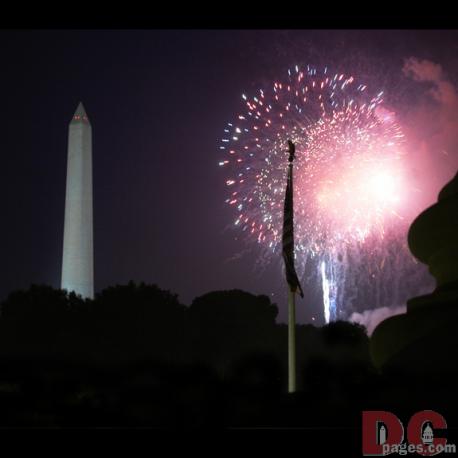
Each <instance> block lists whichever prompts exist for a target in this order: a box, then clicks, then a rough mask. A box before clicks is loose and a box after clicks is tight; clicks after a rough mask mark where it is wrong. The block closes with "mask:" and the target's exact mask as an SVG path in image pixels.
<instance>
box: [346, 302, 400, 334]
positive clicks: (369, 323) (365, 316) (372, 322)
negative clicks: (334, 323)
mask: <svg viewBox="0 0 458 458" xmlns="http://www.w3.org/2000/svg"><path fill="white" fill-rule="evenodd" d="M402 313H406V306H405V305H400V306H397V307H380V308H377V309H374V310H365V311H364V312H362V313H357V312H355V313H353V314H352V315H351V317H350V321H351V322H354V323H359V324H362V325H363V326H365V327H366V329H367V332H368V334H369V335H372V333H373V332H374V329H375V328H376V327H377V325H378V324H379V323H380V322H382V321H383V320H386V319H387V318H389V317H390V316H394V315H401V314H402Z"/></svg>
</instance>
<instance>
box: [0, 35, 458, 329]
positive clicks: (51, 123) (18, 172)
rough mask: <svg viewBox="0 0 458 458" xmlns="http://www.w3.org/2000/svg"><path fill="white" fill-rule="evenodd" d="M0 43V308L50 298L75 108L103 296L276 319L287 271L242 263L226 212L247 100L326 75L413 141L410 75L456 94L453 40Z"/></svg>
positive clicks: (12, 38) (170, 38) (245, 255)
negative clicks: (379, 102)
mask: <svg viewBox="0 0 458 458" xmlns="http://www.w3.org/2000/svg"><path fill="white" fill-rule="evenodd" d="M0 36H1V41H0V55H1V57H2V68H1V73H0V82H1V88H2V110H0V117H1V126H2V134H1V136H0V151H1V154H2V158H3V165H2V167H1V180H0V187H1V188H0V189H1V196H2V211H1V215H2V221H1V229H0V230H1V238H0V240H1V242H0V243H1V245H0V246H1V248H0V249H1V258H2V263H1V268H0V270H1V271H0V299H3V298H4V297H5V296H6V295H7V294H8V293H9V292H10V291H12V290H14V289H17V288H25V287H28V286H29V285H30V284H31V283H46V284H51V285H53V286H55V287H58V286H59V283H60V270H61V257H62V243H63V224H64V201H65V178H66V177H65V174H66V160H67V158H66V154H67V134H68V123H69V122H70V120H71V117H72V115H73V112H74V111H75V109H76V106H77V104H78V102H79V101H82V102H83V103H84V106H85V108H86V111H87V114H88V116H89V119H90V121H91V124H92V129H93V161H94V162H93V164H94V177H93V178H94V249H95V253H94V257H95V288H96V291H100V290H101V289H103V288H105V287H107V286H109V285H114V284H117V283H126V282H128V281H129V280H134V281H137V282H140V281H145V282H147V283H156V284H158V285H159V286H160V287H161V288H164V289H170V290H171V291H173V292H176V293H177V294H178V295H179V297H180V299H181V300H182V301H183V302H184V303H186V304H188V303H190V301H191V300H192V299H193V298H194V297H196V296H198V295H201V294H203V293H205V292H208V291H212V290H218V289H232V288H240V289H244V290H248V291H251V292H254V293H258V294H261V293H262V294H267V295H270V296H271V297H272V298H273V300H274V302H277V303H278V304H279V306H280V309H281V312H280V319H281V320H283V319H284V318H285V316H286V310H285V309H286V307H284V304H283V302H284V298H285V294H284V290H285V286H284V279H283V274H282V270H281V267H280V266H281V262H280V259H279V260H278V261H275V262H273V263H272V264H271V265H270V266H268V267H267V268H266V269H265V270H261V269H259V268H258V267H256V262H255V261H256V259H257V257H258V255H259V253H258V251H257V250H258V249H257V247H256V246H255V245H253V246H252V249H251V250H248V251H247V248H248V247H247V246H245V245H244V244H243V243H242V242H241V241H240V240H238V239H237V237H238V235H239V234H238V233H237V232H236V231H235V230H234V229H233V227H232V222H233V216H234V213H233V209H232V208H230V207H229V206H227V205H226V204H225V203H224V200H225V199H226V197H227V191H226V186H225V183H224V181H225V176H224V174H223V173H222V171H221V169H220V168H219V167H218V161H219V160H220V158H221V155H220V151H219V149H218V146H219V142H220V140H221V136H222V131H223V129H224V126H225V124H226V123H227V122H228V121H230V120H231V119H232V118H233V117H234V116H235V115H236V114H237V110H238V109H239V107H240V95H241V94H242V93H243V92H249V91H250V90H252V91H254V90H255V89H257V88H258V87H259V86H260V85H262V84H265V83H266V82H268V81H271V80H272V79H273V78H276V77H278V76H279V75H283V74H284V73H285V72H286V70H287V68H288V67H289V66H292V65H294V64H296V63H304V62H305V63H308V62H312V63H317V64H321V63H327V65H334V66H335V68H336V69H343V70H344V71H350V72H353V73H355V74H357V75H358V76H359V77H361V78H363V79H364V78H366V79H367V80H368V81H369V82H372V83H373V82H374V81H375V82H376V84H377V85H379V86H381V87H382V88H383V89H385V90H387V91H388V92H390V91H391V94H392V97H393V100H392V103H393V104H394V105H397V109H398V110H399V111H400V112H401V114H403V115H405V119H406V120H407V121H406V131H407V132H409V120H410V122H411V125H412V126H414V125H417V126H418V121H414V119H415V120H417V119H418V118H414V117H413V112H414V111H415V115H416V114H417V113H418V111H419V109H420V108H419V107H421V106H423V105H424V103H427V101H426V97H427V95H425V94H426V93H427V90H428V88H425V87H423V86H422V85H421V84H419V82H418V81H417V82H415V81H411V80H410V81H409V82H407V81H406V78H405V77H403V74H402V68H403V62H404V60H405V59H407V58H409V57H412V56H414V57H416V58H418V59H426V60H428V61H431V62H434V63H436V64H438V65H440V66H441V68H442V69H443V72H444V74H446V75H447V76H446V77H447V81H449V82H450V84H451V85H453V86H454V85H456V82H457V81H458V52H457V51H458V33H457V32H452V31H450V32H448V31H421V32H418V31H324V30H323V31H318V30H317V31H281V30H277V31H268V30H258V31H216V30H215V31H212V30H208V31H193V30H182V31H167V30H161V31H159V30H158V31H152V30H151V31H133V30H132V31H112V30H106V31H3V32H2V33H1V35H0ZM444 78H445V77H444ZM420 86H421V87H420ZM423 96H424V97H425V101H424V102H420V98H421V97H423ZM422 119H423V118H422ZM424 122H425V123H426V122H427V121H425V120H424ZM436 134H437V130H436V131H434V132H432V133H431V138H432V137H434V135H436ZM434 138H436V137H434ZM436 140H437V139H436ZM423 141H425V140H424V139H423ZM444 141H445V142H447V141H448V142H451V141H452V140H451V139H450V138H448V137H447V139H446V140H444ZM418 142H419V144H420V143H421V140H418ZM447 155H448V156H450V155H452V156H453V154H452V152H448V154H447ZM441 157H442V156H441ZM455 158H456V156H455ZM453 161H454V159H452V160H451V161H450V160H448V162H447V161H445V162H444V161H442V159H437V162H438V163H439V164H438V167H437V173H436V175H434V176H432V178H431V182H432V183H433V185H432V191H431V195H433V194H434V193H435V192H436V191H437V190H438V189H439V188H440V183H441V184H444V183H445V181H444V179H449V178H450V177H451V176H452V175H453V174H454V173H455V171H456V168H454V167H455V166H454V164H456V162H453ZM430 200H431V201H432V198H431V199H430ZM312 296H313V295H311V297H312ZM309 299H310V298H309ZM320 307H321V305H320V304H318V305H315V304H306V303H301V304H300V305H298V318H299V321H308V320H310V317H311V316H312V315H313V316H315V315H316V316H319V313H320V312H319V310H320ZM317 314H318V315H317Z"/></svg>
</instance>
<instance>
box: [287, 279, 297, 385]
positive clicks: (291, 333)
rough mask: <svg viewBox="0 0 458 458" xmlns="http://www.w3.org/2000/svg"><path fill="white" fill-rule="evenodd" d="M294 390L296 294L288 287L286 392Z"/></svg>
mask: <svg viewBox="0 0 458 458" xmlns="http://www.w3.org/2000/svg"><path fill="white" fill-rule="evenodd" d="M295 391H296V294H295V292H293V291H291V288H288V393H294V392H295Z"/></svg>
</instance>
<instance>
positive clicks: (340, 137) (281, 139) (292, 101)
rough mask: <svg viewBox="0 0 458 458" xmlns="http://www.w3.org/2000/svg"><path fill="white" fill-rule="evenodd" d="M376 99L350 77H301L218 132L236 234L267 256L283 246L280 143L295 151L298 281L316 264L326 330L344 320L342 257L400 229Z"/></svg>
mask: <svg viewBox="0 0 458 458" xmlns="http://www.w3.org/2000/svg"><path fill="white" fill-rule="evenodd" d="M382 96H383V93H382V92H379V93H378V94H376V95H373V96H371V95H369V94H368V90H367V88H366V86H364V85H362V84H359V85H358V84H357V83H356V81H355V80H354V78H353V77H351V76H350V77H346V76H345V75H343V74H335V75H329V74H328V73H327V69H326V68H325V69H324V70H323V71H322V72H317V70H316V69H313V68H311V67H307V70H305V69H304V70H300V69H299V68H298V67H296V68H295V69H294V70H293V71H288V79H287V81H286V82H284V83H279V82H276V83H274V84H273V85H272V87H271V88H269V89H268V90H267V89H264V90H260V91H259V94H257V95H256V96H254V97H251V98H248V97H247V96H245V95H243V96H242V98H243V102H244V110H243V111H242V112H241V113H240V114H239V115H238V117H237V120H236V122H232V123H229V124H228V125H227V127H226V129H225V137H224V138H223V140H222V145H221V146H220V149H221V150H224V152H225V153H227V155H226V156H225V158H224V160H222V161H221V162H220V165H221V166H223V167H226V168H227V170H228V177H227V180H226V184H227V186H228V189H229V193H230V194H229V197H228V199H227V203H229V204H230V205H231V206H233V207H235V209H236V211H237V216H236V218H235V221H234V223H235V225H236V226H237V227H239V228H240V230H241V231H243V232H245V233H246V234H247V239H248V240H256V241H257V242H259V243H261V244H263V245H264V246H265V247H266V248H267V249H269V250H270V251H271V252H276V251H277V250H278V249H279V247H280V242H281V227H282V218H283V214H282V211H283V195H284V186H285V182H286V180H285V177H286V170H287V154H286V151H287V149H288V148H287V140H288V139H292V140H293V142H294V143H295V144H296V161H295V164H294V167H295V171H294V173H295V189H294V192H295V195H294V199H295V238H296V258H297V264H298V269H299V272H301V271H302V273H303V272H304V270H305V263H306V262H307V260H309V259H313V258H318V263H317V264H316V266H317V273H318V275H319V276H321V286H322V290H323V307H324V316H325V320H326V321H327V322H328V321H329V320H333V319H336V318H338V317H339V316H342V313H341V312H342V310H341V309H342V307H343V304H344V300H345V298H344V296H343V294H344V288H343V284H344V282H345V278H346V273H347V270H348V256H349V253H351V252H352V251H355V250H356V251H358V250H360V249H361V247H362V245H367V247H365V248H366V249H367V248H368V247H369V245H371V246H372V247H373V246H374V244H375V245H377V243H381V242H382V241H383V239H384V237H385V233H386V230H387V229H390V230H391V229H392V228H395V227H396V226H399V225H400V224H402V221H403V217H402V203H403V202H402V199H401V196H402V195H403V191H402V188H403V182H404V177H403V161H402V159H403V153H402V138H403V134H402V132H401V130H400V128H399V126H398V125H397V124H396V122H395V117H394V114H393V113H392V112H390V111H389V110H387V109H385V108H383V106H382V102H383V99H382Z"/></svg>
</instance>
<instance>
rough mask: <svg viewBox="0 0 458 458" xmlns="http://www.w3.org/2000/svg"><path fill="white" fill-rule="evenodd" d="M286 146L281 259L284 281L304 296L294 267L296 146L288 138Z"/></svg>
mask: <svg viewBox="0 0 458 458" xmlns="http://www.w3.org/2000/svg"><path fill="white" fill-rule="evenodd" d="M288 147H289V159H288V161H289V165H288V179H287V183H286V193H285V206H284V212H283V239H282V242H283V259H284V261H285V271H286V281H287V282H288V285H289V287H290V289H291V291H292V292H293V293H294V292H296V291H297V290H299V294H300V295H301V297H304V293H303V291H302V288H301V285H300V283H299V279H298V278H297V273H296V269H295V267H294V205H293V160H294V157H295V156H294V155H295V151H296V148H295V145H294V143H293V142H292V141H291V140H288Z"/></svg>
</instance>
